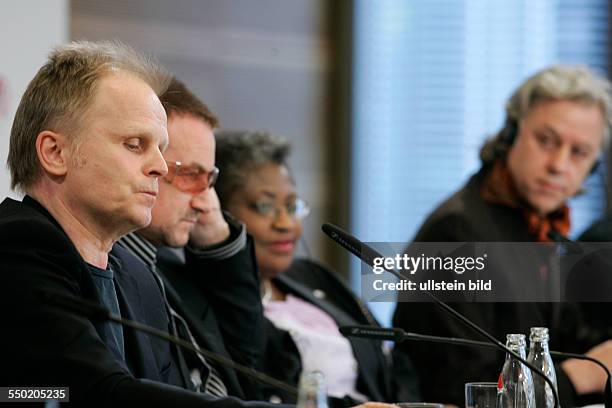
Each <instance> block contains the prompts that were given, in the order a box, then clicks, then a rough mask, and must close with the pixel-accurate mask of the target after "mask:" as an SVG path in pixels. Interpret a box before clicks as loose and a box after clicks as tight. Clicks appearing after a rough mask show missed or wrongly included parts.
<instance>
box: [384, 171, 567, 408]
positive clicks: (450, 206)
mask: <svg viewBox="0 0 612 408" xmlns="http://www.w3.org/2000/svg"><path fill="white" fill-rule="evenodd" d="M486 175H487V169H482V170H481V171H480V172H478V173H477V174H475V175H474V176H472V178H471V179H470V180H469V182H468V183H467V185H466V186H464V187H463V188H462V189H461V190H459V191H458V192H457V193H455V194H454V195H452V196H451V197H450V198H449V199H448V200H446V201H445V202H444V203H442V204H441V205H440V206H439V207H438V208H437V209H436V210H434V212H433V213H432V214H430V215H429V216H428V218H427V220H426V221H425V222H424V224H423V225H422V227H421V228H420V230H419V231H418V233H417V235H416V237H415V239H414V241H415V242H528V241H533V238H532V237H531V236H530V235H529V232H528V230H527V225H526V223H525V220H524V218H523V216H522V214H521V213H520V212H519V211H516V210H513V209H511V208H509V207H506V206H502V205H493V204H489V203H487V202H485V201H484V200H483V199H482V198H481V196H480V186H481V184H482V182H483V180H484V179H485V177H486ZM451 306H453V307H454V308H455V309H457V310H458V311H459V312H460V313H462V314H463V315H464V316H467V317H468V318H470V319H471V320H472V321H473V322H474V323H476V324H478V325H479V326H481V327H482V328H484V329H485V330H487V331H488V332H489V333H491V334H492V335H493V336H495V337H496V338H497V339H498V340H500V341H502V342H505V338H506V334H508V333H525V334H527V335H528V334H529V330H530V327H534V326H544V327H548V328H549V329H550V333H551V349H555V348H556V349H560V350H563V351H578V350H575V348H574V347H575V344H574V343H573V341H572V335H573V333H574V332H575V331H576V329H577V327H576V326H575V325H573V322H576V321H577V318H578V316H577V312H576V310H575V308H574V307H572V306H571V305H564V304H560V303H556V304H555V303H453V304H451ZM393 325H394V326H397V327H401V328H403V329H405V330H406V331H411V332H416V333H423V334H433V335H440V336H449V337H463V338H471V339H475V340H482V338H480V336H479V335H478V334H477V333H475V332H474V331H473V330H472V329H470V328H468V327H466V326H465V325H464V324H462V323H461V322H459V321H458V320H457V319H455V318H454V317H452V316H449V314H448V313H446V312H445V311H444V310H442V309H441V308H439V307H438V306H436V305H435V304H433V303H401V302H400V303H398V305H397V309H396V311H395V315H394V318H393ZM393 354H394V357H398V358H397V359H398V360H401V359H400V358H399V356H402V355H407V356H409V357H410V358H411V359H412V362H413V363H414V366H415V367H416V369H417V372H418V375H419V378H420V383H421V392H422V394H423V397H424V399H425V400H428V401H435V402H443V403H453V404H456V405H459V406H461V405H463V404H464V384H465V383H466V382H473V381H493V382H495V381H497V378H498V376H499V373H500V371H501V368H502V365H503V361H504V357H505V356H504V355H503V353H500V352H498V351H496V350H493V349H491V350H489V349H479V348H473V347H463V346H453V345H444V344H437V343H417V342H404V343H400V344H397V345H396V347H395V349H394V352H393ZM557 382H558V388H559V393H560V396H561V405H568V406H571V405H573V401H574V400H575V393H574V389H573V387H572V385H571V383H570V381H569V379H568V378H567V376H566V375H565V374H564V373H563V371H562V370H561V369H560V368H557Z"/></svg>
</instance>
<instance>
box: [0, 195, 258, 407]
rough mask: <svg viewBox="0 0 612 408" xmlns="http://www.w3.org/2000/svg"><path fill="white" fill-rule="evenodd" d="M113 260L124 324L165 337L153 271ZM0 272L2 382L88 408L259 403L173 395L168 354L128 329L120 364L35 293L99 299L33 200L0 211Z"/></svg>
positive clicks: (91, 331)
mask: <svg viewBox="0 0 612 408" xmlns="http://www.w3.org/2000/svg"><path fill="white" fill-rule="evenodd" d="M111 256H112V257H114V260H113V262H115V265H116V266H118V269H117V270H116V271H115V285H116V288H117V295H118V299H119V306H120V311H121V314H122V316H123V317H126V318H129V319H134V320H138V321H140V322H143V323H145V324H148V325H151V326H154V327H156V328H158V329H160V330H167V329H168V317H167V314H166V312H165V306H164V302H163V298H162V295H161V293H160V289H159V287H158V285H157V283H156V281H155V279H154V278H153V276H152V275H151V273H150V271H149V270H148V269H147V268H146V267H144V265H143V264H142V263H140V261H138V260H136V259H135V258H133V257H131V255H129V254H128V253H127V252H126V251H123V250H121V249H117V248H115V250H114V251H113V254H112V255H111ZM128 268H129V270H128ZM0 271H1V273H2V278H1V279H2V284H0V310H1V312H0V313H2V321H3V322H4V332H3V336H1V338H2V347H1V350H2V355H1V360H2V362H3V368H2V372H1V374H0V384H3V385H5V386H9V385H10V386H67V387H70V401H71V402H72V403H76V404H78V405H83V406H88V407H89V406H150V407H157V406H160V407H161V406H185V407H187V406H189V407H191V406H194V407H195V406H213V405H218V406H223V407H230V406H235V407H239V406H251V405H258V404H248V403H243V402H241V401H239V400H237V399H232V398H224V399H215V398H212V397H208V396H204V395H198V394H195V393H193V392H190V391H187V390H185V389H181V388H179V387H177V385H179V386H180V385H182V380H181V376H180V373H179V370H178V367H177V363H176V362H175V355H174V351H173V348H172V347H170V346H169V345H168V344H167V343H166V342H163V341H159V340H155V339H151V338H149V337H148V336H144V335H141V334H136V333H134V332H132V331H131V330H129V329H124V337H125V352H126V360H127V364H124V363H123V362H120V361H118V360H116V359H115V358H114V356H113V354H112V353H111V352H110V351H109V349H107V347H106V346H105V344H104V343H103V341H102V340H101V337H100V335H99V333H98V330H97V328H96V323H94V322H92V321H90V320H89V319H87V318H85V317H82V316H79V315H77V314H74V313H72V312H67V311H64V310H61V309H59V308H56V307H54V306H51V305H49V304H47V303H46V302H45V301H44V300H43V299H42V297H41V296H39V295H38V294H37V293H38V291H42V292H56V293H62V294H66V295H69V296H75V297H80V298H83V299H87V300H90V301H95V302H99V299H98V295H97V292H96V289H95V287H94V283H93V280H92V278H91V276H90V272H89V269H88V267H87V264H86V263H85V261H84V260H83V258H82V257H81V256H80V254H79V252H78V251H77V249H76V248H75V246H74V245H73V244H72V242H71V241H70V239H69V238H68V236H67V235H66V234H65V233H64V231H63V230H62V229H61V227H60V226H59V224H58V223H57V222H56V221H55V220H54V219H53V217H52V216H51V215H50V214H49V213H48V212H47V211H46V210H45V209H44V208H43V207H42V206H41V205H40V204H38V203H37V202H36V201H35V200H33V199H31V198H29V197H26V198H24V200H23V202H18V201H15V200H11V199H5V200H4V201H3V202H2V204H0ZM259 405H261V406H266V404H259Z"/></svg>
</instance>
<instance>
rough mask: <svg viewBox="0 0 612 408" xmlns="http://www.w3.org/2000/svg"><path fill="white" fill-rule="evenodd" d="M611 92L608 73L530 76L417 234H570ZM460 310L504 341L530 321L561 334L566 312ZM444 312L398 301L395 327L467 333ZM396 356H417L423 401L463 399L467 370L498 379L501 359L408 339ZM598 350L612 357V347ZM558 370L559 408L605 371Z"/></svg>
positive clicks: (571, 366)
mask: <svg viewBox="0 0 612 408" xmlns="http://www.w3.org/2000/svg"><path fill="white" fill-rule="evenodd" d="M610 90H611V86H610V83H609V82H608V81H607V80H606V79H603V78H601V77H599V76H597V75H595V74H594V73H593V72H591V71H590V70H589V69H587V68H586V67H583V66H564V65H557V66H552V67H549V68H547V69H544V70H542V71H540V72H538V73H536V74H535V75H533V76H532V77H530V78H528V79H527V80H526V81H525V82H524V83H523V84H522V85H521V86H520V87H519V88H518V89H517V90H516V91H515V92H514V94H513V95H512V96H511V97H510V99H509V100H508V103H507V105H506V121H505V124H504V126H503V128H502V129H501V130H500V131H499V132H498V133H497V134H496V135H495V136H494V137H493V138H492V139H490V140H489V141H487V142H486V143H485V145H484V146H483V148H482V150H481V159H482V167H481V169H480V170H479V171H478V172H477V173H476V174H475V175H473V176H472V177H471V178H470V180H469V181H468V182H467V184H466V185H465V186H464V187H463V188H461V189H460V190H459V191H458V192H456V193H455V194H453V195H452V196H451V197H450V198H449V199H447V200H446V201H445V202H444V203H442V204H441V205H440V206H439V207H438V208H436V209H435V210H434V211H433V212H432V213H431V214H430V215H429V217H428V218H427V220H426V221H425V222H424V224H423V225H422V226H421V228H420V230H419V231H418V233H417V235H416V237H415V238H414V240H415V241H417V242H530V241H531V242H547V241H551V236H555V234H556V236H564V235H567V233H568V232H569V228H570V210H569V208H568V206H567V201H568V200H569V199H570V198H571V197H572V196H574V195H576V194H578V193H579V192H580V191H581V187H582V184H583V182H584V181H585V179H586V178H587V176H588V175H589V174H590V173H591V172H592V171H594V170H595V168H596V166H597V162H598V158H599V156H600V154H601V152H602V150H603V149H604V148H605V146H607V145H608V141H609V138H610V133H609V132H610V124H611V123H612V102H611V96H610ZM458 307H459V308H460V310H461V311H462V312H463V313H464V314H465V315H467V316H469V317H470V318H471V319H473V320H474V321H478V322H479V323H480V324H481V325H482V326H483V327H484V328H485V329H487V330H489V331H490V332H491V333H492V334H493V335H495V336H496V337H497V338H499V339H502V338H504V336H505V335H506V334H507V333H521V332H528V331H529V327H532V326H546V327H549V328H550V330H551V333H552V337H551V339H555V340H558V339H560V337H561V335H560V334H561V332H562V329H563V325H562V324H561V323H562V319H564V318H566V315H565V314H563V313H561V311H560V309H559V308H560V306H559V304H558V303H557V304H548V303H542V304H540V306H536V305H535V304H528V303H523V304H519V303H516V304H511V303H508V304H504V306H503V307H501V306H498V305H495V304H492V303H489V304H486V303H462V304H460V305H459V306H458ZM439 313H440V311H439V310H437V309H435V308H434V307H433V306H432V305H431V304H415V303H399V304H398V307H397V310H396V312H395V316H394V324H395V325H397V326H400V327H404V328H406V329H410V330H415V331H420V329H422V330H421V331H423V332H426V333H431V334H438V335H446V336H453V337H462V336H465V335H466V333H464V332H463V331H462V330H463V329H462V328H459V327H457V326H456V325H455V324H454V322H451V321H449V318H448V317H447V316H444V315H440V314H439ZM564 313H565V312H564ZM563 323H564V324H565V327H566V329H568V330H566V331H568V332H571V331H572V330H573V331H574V332H575V331H576V328H575V327H574V328H570V327H569V322H568V320H565V321H564V322H563ZM555 335H556V337H555ZM572 342H573V341H571V340H570V342H569V343H572ZM557 344H559V343H557ZM436 350H438V351H440V349H436ZM447 352H452V355H449V354H448V353H447ZM395 353H398V354H401V353H407V354H408V355H409V356H410V357H411V358H412V360H413V362H414V364H415V366H417V371H418V372H419V375H420V376H421V378H422V380H423V381H422V382H421V383H422V384H423V390H422V391H423V394H424V397H425V399H430V398H433V397H436V398H438V400H439V401H441V402H448V403H453V404H457V405H460V404H462V403H463V393H462V389H463V388H462V386H463V384H464V383H465V382H467V381H470V380H474V379H475V378H472V377H471V376H474V375H478V376H479V377H476V378H491V379H494V378H497V377H496V376H497V375H498V374H499V370H500V368H501V360H500V358H499V356H498V355H496V354H494V353H486V352H483V351H481V350H471V349H470V350H467V351H466V352H465V353H461V354H459V353H455V350H454V349H451V348H446V349H445V350H442V351H440V352H436V353H434V352H432V349H431V348H425V347H421V346H420V345H413V344H411V345H410V347H405V346H402V345H399V346H398V347H396V350H395ZM592 353H595V354H597V355H598V357H601V358H603V359H604V360H605V361H606V362H608V363H612V348H611V347H610V344H604V345H601V346H599V348H596V349H593V350H592ZM502 357H503V356H502ZM557 372H558V377H559V392H560V394H561V399H562V400H561V404H562V405H568V404H573V402H572V400H571V398H572V395H573V394H574V392H577V393H579V394H584V393H590V392H595V391H601V389H602V388H603V382H604V377H603V375H601V376H599V375H598V374H599V373H598V372H597V369H595V368H591V367H588V366H587V365H584V364H582V363H580V362H577V361H576V360H568V361H566V362H564V363H563V365H562V367H560V368H558V369H557ZM458 373H460V374H458ZM585 379H587V380H585ZM439 384H445V386H444V387H443V388H442V387H439V386H438V385H439ZM572 388H573V390H572Z"/></svg>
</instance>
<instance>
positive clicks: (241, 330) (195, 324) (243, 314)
mask: <svg viewBox="0 0 612 408" xmlns="http://www.w3.org/2000/svg"><path fill="white" fill-rule="evenodd" d="M185 258H186V259H185V261H183V260H181V259H180V258H179V257H178V256H177V255H176V254H175V253H174V252H172V251H171V250H168V249H165V248H160V249H159V251H158V254H157V271H158V272H159V273H160V275H161V276H162V278H163V279H164V282H165V287H166V295H167V296H168V300H169V301H170V304H171V305H172V307H173V308H174V309H175V310H176V311H177V312H178V313H179V314H180V315H181V316H183V318H185V320H186V321H187V324H188V325H189V327H190V330H191V331H192V334H193V335H194V337H195V338H196V340H197V342H198V344H199V345H200V346H201V347H203V348H205V349H207V350H209V351H213V352H215V353H217V354H220V355H221V356H223V357H227V358H230V359H232V360H233V361H235V362H237V363H239V364H242V365H245V366H248V367H251V368H257V367H258V364H259V362H260V360H261V358H262V355H263V352H264V345H265V331H264V321H263V311H262V308H261V302H260V294H259V276H258V273H257V267H256V264H255V255H254V247H253V242H252V239H251V238H250V237H249V238H248V240H247V244H246V246H245V247H244V248H243V249H242V250H240V251H239V252H238V253H237V254H235V255H233V256H231V257H229V258H226V259H222V260H214V259H210V258H206V257H202V256H199V255H198V253H197V251H192V250H190V249H189V248H188V247H187V248H186V257H185ZM215 368H216V369H217V371H218V372H219V375H220V376H221V379H222V380H223V382H224V384H225V385H226V387H227V389H228V394H229V395H232V396H235V397H239V398H247V399H260V398H261V395H260V393H259V385H257V384H254V383H253V382H252V380H250V379H248V378H246V377H245V376H244V375H241V374H237V373H236V371H235V370H233V369H231V368H229V367H226V366H222V365H219V364H215Z"/></svg>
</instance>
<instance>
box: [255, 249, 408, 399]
mask: <svg viewBox="0 0 612 408" xmlns="http://www.w3.org/2000/svg"><path fill="white" fill-rule="evenodd" d="M274 283H275V284H276V285H277V286H278V287H279V288H280V289H281V290H282V291H283V292H285V293H288V294H292V295H294V296H298V297H300V298H301V299H303V300H305V301H307V302H309V303H311V304H313V305H315V306H317V307H319V308H321V309H322V310H323V311H325V312H326V313H327V314H329V315H330V316H331V317H332V318H333V319H334V321H335V322H336V324H337V325H338V326H339V327H340V326H344V325H355V324H363V325H375V326H378V323H377V322H376V320H375V319H374V317H373V316H372V315H371V313H370V312H369V310H368V309H367V308H366V307H365V305H364V304H363V303H362V302H361V301H360V300H359V299H358V298H357V297H356V296H355V295H354V294H353V293H352V291H351V290H350V289H349V288H348V287H347V286H346V285H345V284H344V283H343V282H342V281H341V280H340V279H339V278H338V277H337V275H336V274H334V273H333V272H332V271H330V270H329V269H328V268H326V267H325V266H323V265H321V264H319V263H315V262H313V261H310V260H305V259H297V260H295V261H294V262H293V264H292V265H291V266H290V267H289V269H288V270H287V271H285V272H283V273H282V274H281V275H279V276H278V277H277V278H275V280H274ZM349 341H350V344H351V347H352V349H353V353H354V355H355V359H356V360H357V363H358V364H359V371H358V377H357V384H356V385H357V387H356V388H357V391H358V392H360V393H362V394H363V395H365V396H367V397H368V398H369V399H370V400H372V401H382V402H385V401H387V402H397V401H416V400H418V394H416V389H417V383H416V377H415V375H414V371H412V370H410V368H409V367H408V365H404V367H406V368H407V369H406V370H405V372H404V373H403V375H401V376H398V377H396V378H393V377H392V376H391V363H390V360H389V356H387V355H385V354H384V353H383V350H382V343H381V342H379V341H374V340H369V339H356V338H350V339H349ZM265 371H266V372H267V373H269V374H271V375H272V376H273V377H277V378H284V379H285V380H286V381H287V382H289V383H291V384H297V383H298V380H299V376H300V373H301V371H302V365H301V360H300V355H299V352H298V349H297V347H296V345H295V343H294V341H293V339H292V338H291V335H290V334H289V333H288V332H286V331H284V330H282V329H279V328H277V327H275V326H274V324H273V323H272V322H270V321H267V346H266V356H265ZM398 384H402V385H404V386H405V390H406V393H405V396H404V397H401V398H403V399H400V396H399V395H398ZM271 395H277V396H279V397H281V399H282V400H283V401H285V402H293V401H292V399H291V398H289V397H288V396H286V395H279V393H278V392H277V391H275V390H266V397H267V398H269V397H270V396H271ZM335 402H336V404H338V401H335ZM344 402H345V404H344V405H346V406H350V405H353V404H354V403H355V401H353V400H352V399H351V398H349V397H346V398H345V399H344ZM338 405H341V404H338Z"/></svg>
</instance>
